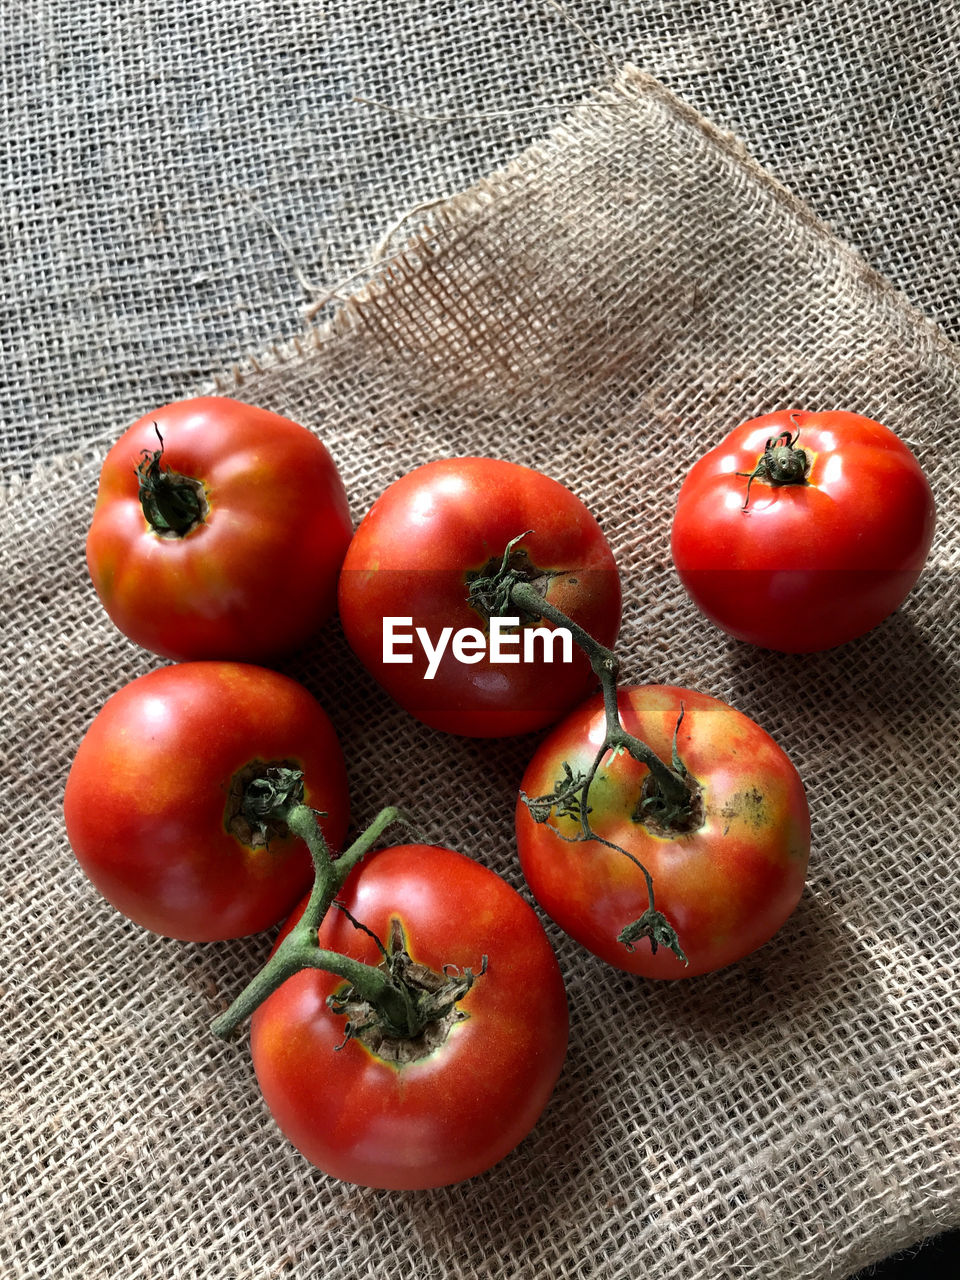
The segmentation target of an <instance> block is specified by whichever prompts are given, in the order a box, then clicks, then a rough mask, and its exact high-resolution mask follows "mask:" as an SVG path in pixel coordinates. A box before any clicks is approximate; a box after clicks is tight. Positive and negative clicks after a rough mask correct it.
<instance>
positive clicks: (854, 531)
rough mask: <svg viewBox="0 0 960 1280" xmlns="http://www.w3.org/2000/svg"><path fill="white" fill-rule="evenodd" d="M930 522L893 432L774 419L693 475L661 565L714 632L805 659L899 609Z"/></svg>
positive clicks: (865, 421)
mask: <svg viewBox="0 0 960 1280" xmlns="http://www.w3.org/2000/svg"><path fill="white" fill-rule="evenodd" d="M935 522H936V511H935V504H934V498H933V494H932V492H931V489H930V485H929V482H928V481H927V478H926V476H925V475H924V473H923V471H922V469H921V467H920V464H919V463H918V461H917V459H916V458H915V457H914V455H913V454H912V453H911V451H910V450H909V449H908V448H907V446H906V445H905V444H904V443H903V441H902V440H900V439H899V438H898V437H897V436H896V435H895V434H894V432H892V431H890V430H889V429H888V428H887V427H885V426H883V425H881V424H880V423H878V422H874V421H873V420H872V419H870V418H866V417H863V416H862V415H860V414H856V413H848V412H841V411H829V412H822V413H805V412H791V411H781V412H777V413H771V414H766V415H764V416H763V417H760V418H756V419H753V420H751V421H749V422H745V423H743V424H742V425H741V426H739V427H737V428H735V429H734V430H733V431H731V432H730V433H729V434H728V435H727V436H726V437H725V439H724V440H723V441H722V442H721V443H720V444H719V445H717V446H716V447H715V448H714V449H711V450H710V451H709V452H708V453H706V454H705V455H704V456H703V457H702V458H700V459H699V461H697V462H696V463H695V464H694V466H693V467H692V468H691V470H690V472H689V474H688V475H687V477H686V479H685V480H684V482H683V485H682V486H681V489H680V492H679V495H678V498H677V506H676V512H675V514H674V519H673V528H672V534H671V551H672V555H673V560H674V564H675V565H676V569H677V573H678V575H679V577H680V581H681V582H682V584H683V586H684V588H685V590H686V591H687V594H688V595H689V596H690V598H691V599H692V600H693V602H694V604H696V606H697V607H698V608H699V609H700V611H701V612H702V613H703V614H704V615H705V616H706V617H707V618H709V619H710V621H711V622H713V623H715V625H717V626H718V627H720V628H721V629H722V630H724V631H726V632H727V633H728V634H729V635H731V636H733V637H734V638H736V639H738V640H743V641H746V642H748V643H750V644H755V645H759V646H761V647H763V648H768V649H775V650H779V651H781V652H784V653H812V652H817V651H820V650H823V649H830V648H834V647H836V646H837V645H840V644H845V643H847V642H849V641H851V640H854V639H856V638H857V637H858V636H861V635H864V634H865V633H866V632H867V631H870V630H871V629H872V628H873V627H875V626H877V625H878V624H879V623H881V622H882V621H883V620H884V619H885V618H887V617H888V616H889V615H890V614H891V613H893V612H894V610H896V609H897V608H899V607H900V605H901V604H902V603H903V602H904V600H905V599H906V598H907V596H908V595H909V593H910V591H911V590H912V589H913V587H914V586H915V585H916V582H917V579H918V578H919V576H920V573H921V571H922V569H923V566H924V564H925V563H926V560H927V556H928V554H929V551H930V547H931V545H932V541H933V534H934V528H935Z"/></svg>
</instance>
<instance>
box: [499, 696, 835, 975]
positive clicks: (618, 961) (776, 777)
mask: <svg viewBox="0 0 960 1280" xmlns="http://www.w3.org/2000/svg"><path fill="white" fill-rule="evenodd" d="M619 707H620V715H621V719H622V722H623V725H624V728H625V729H626V730H627V731H628V732H629V733H632V734H634V735H635V736H636V737H638V738H640V739H641V740H642V741H644V742H646V743H647V744H648V745H649V746H650V747H652V748H653V750H654V751H656V753H657V754H658V755H659V756H660V758H661V759H662V760H664V761H665V762H669V761H670V759H671V748H672V739H673V734H674V730H675V728H676V725H677V721H678V719H679V717H680V713H681V710H682V711H683V722H682V724H681V725H680V729H679V732H678V736H677V749H678V752H679V756H680V759H681V761H682V763H683V764H684V765H685V767H686V769H687V771H688V773H689V775H690V777H691V778H692V779H693V780H694V781H695V782H696V784H697V787H698V789H699V792H700V802H701V804H702V821H701V822H700V823H699V824H698V825H697V826H696V828H695V829H693V830H690V831H688V832H686V833H683V834H675V835H672V836H670V835H666V834H664V833H660V834H658V833H657V832H656V831H655V830H654V829H652V828H650V827H647V826H645V825H644V823H643V822H641V821H640V820H639V817H638V814H637V806H638V803H639V800H640V796H641V788H642V785H643V780H644V778H645V777H646V776H647V774H648V770H647V768H646V766H645V765H640V764H638V763H637V762H636V761H635V760H633V758H632V757H630V756H629V755H627V754H626V753H625V752H624V753H622V754H620V755H618V756H616V757H611V756H610V755H609V754H608V755H607V757H606V759H605V760H604V763H603V765H602V766H601V768H600V770H599V771H598V773H597V776H596V778H595V780H594V782H593V784H592V786H591V789H590V809H591V812H590V824H591V827H592V829H593V831H594V832H595V833H596V834H597V835H598V836H601V837H602V838H604V839H606V840H610V841H612V842H613V843H614V844H616V845H619V846H620V848H621V849H626V850H627V852H628V853H630V854H632V855H633V856H634V857H636V858H637V859H639V861H640V862H642V863H643V864H644V865H645V866H646V867H647V869H648V870H649V871H650V872H651V874H652V876H653V886H654V895H655V903H656V907H657V909H658V910H659V911H661V912H662V913H663V914H664V915H665V916H666V918H667V920H668V921H669V922H670V924H671V925H673V927H674V929H675V930H676V932H677V935H678V937H679V940H680V945H681V947H682V949H683V951H684V952H685V954H686V956H687V958H688V960H689V962H690V963H689V966H684V965H683V964H682V962H681V961H680V960H678V959H677V958H676V956H674V955H673V953H672V952H671V951H669V950H668V949H667V948H665V947H663V946H661V947H659V948H658V949H657V952H656V954H655V955H654V954H653V952H652V950H651V946H650V943H649V941H648V940H646V939H643V940H641V941H640V942H638V943H637V944H636V949H635V950H634V951H632V952H631V951H629V950H627V948H626V946H625V945H624V944H623V943H621V942H619V941H618V940H617V935H618V934H619V933H620V931H621V929H623V928H624V927H625V926H627V925H628V924H630V923H632V922H633V921H635V920H637V919H639V917H640V916H642V915H643V913H644V912H645V911H646V909H647V907H648V905H649V903H648V898H647V890H646V883H645V881H644V878H643V876H642V874H641V872H640V870H639V869H638V868H637V867H636V866H635V865H634V864H633V863H631V862H630V860H629V859H628V858H625V857H624V856H623V854H622V853H619V852H617V851H616V850H614V849H610V848H607V847H606V846H605V845H602V844H598V843H597V842H596V841H591V842H584V843H569V842H566V841H564V840H562V839H561V838H560V837H559V836H558V835H557V834H556V833H555V831H553V830H552V829H551V827H550V826H548V825H545V824H538V823H536V822H534V821H533V819H532V818H531V816H530V813H529V811H528V809H527V806H526V805H525V804H524V803H523V801H522V800H520V801H518V803H517V844H518V850H519V854H520V864H521V866H522V868H523V873H524V875H525V877H526V879H527V883H528V885H529V886H530V889H531V891H532V893H533V895H534V897H535V898H536V899H537V901H538V902H539V903H540V905H541V906H542V907H543V909H544V910H545V911H546V912H547V914H548V915H550V916H551V917H552V919H553V920H555V921H556V923H557V924H558V925H559V926H560V928H561V929H563V930H564V931H565V932H566V933H568V934H570V936H571V937H572V938H575V939H576V941H578V942H580V943H582V945H583V946H585V947H587V948H588V949H589V950H590V951H592V952H593V953H594V955H597V956H599V957H600V958H601V959H602V960H605V961H606V962H607V963H608V964H612V965H615V966H616V967H617V968H618V969H624V970H626V971H627V972H628V973H636V974H640V975H642V976H643V977H646V978H680V977H694V976H695V975H697V974H702V973H709V972H711V971H713V970H714V969H720V968H722V967H723V966H725V965H728V964H732V963H733V962H734V961H736V960H740V959H742V958H743V957H744V956H746V955H749V954H750V952H752V951H754V950H756V948H757V947H760V946H762V945H763V944H764V943H765V942H767V941H768V940H769V939H770V938H771V937H772V936H773V935H774V933H776V931H777V930H778V929H779V928H780V926H781V925H782V924H783V922H784V921H785V920H786V919H787V917H788V916H789V915H790V914H791V912H792V911H793V909H794V907H795V906H796V905H797V902H798V901H799V899H800V894H801V892H802V889H803V883H804V877H805V874H806V869H807V862H808V858H809V853H810V817H809V811H808V808H807V801H806V796H805V793H804V789H803V785H802V783H801V781H800V778H799V776H798V774H797V771H796V770H795V769H794V767H793V765H792V764H791V763H790V761H789V759H788V758H787V756H786V755H785V754H784V752H783V751H782V750H781V748H780V747H779V746H778V745H777V744H776V743H775V742H774V741H773V739H772V738H771V737H770V736H769V735H768V734H767V733H766V732H764V730H763V729H761V728H760V727H759V725H757V724H755V723H754V722H753V721H752V720H750V719H748V718H747V717H746V716H745V715H743V714H742V713H741V712H739V711H736V710H734V708H733V707H730V706H727V704H726V703H723V702H720V701H718V700H717V699H716V698H711V697H708V696H707V695H706V694H702V693H698V692H695V691H694V690H690V689H680V688H677V687H675V686H671V685H640V686H634V687H631V688H625V689H622V690H620V693H619ZM604 731H605V721H604V714H603V705H602V699H600V698H593V699H591V700H589V701H588V702H586V703H585V704H584V705H583V706H582V707H580V708H578V709H577V710H576V711H575V712H574V713H573V714H572V715H571V716H569V717H568V718H567V719H566V720H564V721H563V723H562V724H560V725H558V726H557V727H556V728H555V729H554V730H553V732H552V733H551V734H550V735H549V736H548V737H547V738H546V740H545V741H544V742H543V743H542V744H541V746H540V747H539V749H538V750H537V752H536V754H535V755H534V757H533V760H532V761H531V763H530V765H529V767H528V769H527V771H526V774H525V776H524V779H523V784H522V788H523V791H524V792H525V793H526V794H527V795H528V796H539V795H547V794H549V793H550V792H552V791H553V787H554V783H555V782H556V781H557V780H558V779H560V778H561V776H562V772H563V768H562V766H563V762H564V761H566V762H567V763H569V765H570V766H571V768H572V769H573V770H574V771H577V770H581V771H583V772H586V770H587V768H588V767H589V765H590V762H591V761H592V760H593V758H594V756H595V754H596V752H597V750H598V749H599V746H600V744H601V743H602V742H603V740H604ZM550 823H551V824H552V825H554V826H555V827H556V828H557V830H558V831H560V832H561V833H562V834H564V835H567V836H575V835H576V834H577V832H578V830H579V824H578V823H576V822H575V821H574V820H573V819H571V818H559V819H558V818H557V817H555V816H554V817H551V819H550Z"/></svg>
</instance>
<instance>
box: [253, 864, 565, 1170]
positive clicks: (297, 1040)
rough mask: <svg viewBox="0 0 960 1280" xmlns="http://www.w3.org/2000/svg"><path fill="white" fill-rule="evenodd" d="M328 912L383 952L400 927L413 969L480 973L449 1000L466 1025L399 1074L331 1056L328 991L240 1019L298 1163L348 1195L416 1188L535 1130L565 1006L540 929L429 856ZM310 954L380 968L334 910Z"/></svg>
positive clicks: (367, 877) (294, 990) (306, 980)
mask: <svg viewBox="0 0 960 1280" xmlns="http://www.w3.org/2000/svg"><path fill="white" fill-rule="evenodd" d="M339 899H340V901H342V902H343V903H344V904H345V905H346V906H347V908H348V909H349V910H350V912H351V913H352V914H353V916H354V917H355V918H356V919H357V920H359V921H360V922H361V923H362V924H363V925H365V926H366V927H367V928H369V929H371V930H373V931H374V932H375V933H376V934H377V935H378V936H379V937H380V938H381V939H383V940H384V941H386V939H387V938H388V937H389V934H390V922H391V920H392V919H394V918H395V919H398V920H399V921H400V922H401V923H402V925H403V928H404V934H405V937H406V945H407V949H408V951H409V953H410V955H411V957H412V958H413V959H414V960H415V961H418V962H420V963H422V964H425V965H428V966H430V967H431V968H433V969H435V970H437V971H439V970H441V969H443V967H444V966H445V965H455V966H458V967H459V968H460V969H461V970H462V969H466V968H470V969H471V970H472V971H473V972H474V973H475V974H479V971H480V969H481V966H482V962H483V957H484V956H486V957H487V971H486V973H484V974H482V975H481V976H478V977H477V978H476V980H475V982H474V984H473V986H472V987H471V989H470V990H469V991H468V992H467V994H466V995H465V996H464V997H463V999H462V1000H461V1002H460V1006H459V1007H460V1009H461V1010H462V1011H463V1012H465V1013H466V1014H468V1015H469V1016H468V1017H467V1018H466V1019H465V1020H463V1021H461V1022H458V1023H456V1024H455V1025H454V1026H453V1027H452V1028H451V1029H450V1032H449V1035H448V1038H447V1039H446V1040H445V1041H444V1042H443V1043H442V1044H440V1045H439V1046H438V1047H437V1048H435V1049H434V1050H433V1051H432V1053H430V1055H429V1056H428V1057H425V1058H423V1059H421V1060H419V1061H415V1062H407V1063H404V1064H403V1065H397V1064H396V1063H393V1062H386V1061H384V1060H383V1059H382V1058H380V1057H378V1056H377V1055H375V1054H374V1053H372V1052H371V1051H370V1050H369V1049H368V1048H367V1047H365V1046H364V1045H363V1044H362V1043H361V1042H360V1041H359V1040H357V1039H352V1040H349V1041H347V1042H346V1043H344V1018H343V1016H342V1015H336V1014H334V1013H332V1012H331V1011H330V1009H328V1007H327V1005H326V998H327V996H328V995H330V994H331V993H333V992H335V991H337V990H338V989H339V988H341V987H342V986H343V983H342V981H341V980H340V979H339V978H336V977H334V976H332V975H330V974H327V973H324V972H321V971H318V970H302V971H301V972H300V973H298V974H295V975H294V976H293V977H292V978H289V979H287V981H286V982H285V983H284V984H283V985H282V986H281V987H279V988H278V989H277V990H276V991H275V992H274V993H273V994H272V995H271V996H269V997H268V999H267V1000H266V1001H265V1002H264V1003H263V1004H262V1005H261V1006H260V1007H259V1008H258V1009H257V1010H256V1011H255V1013H254V1015H253V1021H252V1026H251V1049H252V1053H253V1062H254V1067H255V1070H256V1073H257V1078H258V1081H259V1083H260V1088H261V1090H262V1092H263V1095H264V1098H265V1100H266V1103H267V1106H268V1107H269V1109H270V1111H271V1113H272V1114H273V1116H274V1118H275V1119H276V1121H277V1123H278V1125H279V1126H280V1128H281V1130H282V1131H283V1132H284V1133H285V1134H286V1136H287V1137H288V1138H289V1139H290V1141H291V1142H293V1144H294V1145H295V1146H296V1147H297V1148H298V1149H299V1150H300V1151H301V1152H302V1153H303V1155H305V1156H306V1157H307V1159H308V1160H310V1161H312V1162H313V1163H314V1164H316V1165H317V1166H318V1167H319V1168H320V1169H322V1170H323V1171H324V1172H325V1173H328V1174H331V1175H332V1176H333V1177H336V1178H340V1179H343V1180H344V1181H347V1182H353V1183H357V1184H359V1185H361V1186H368V1187H381V1188H397V1189H401V1188H425V1187H437V1186H444V1185H446V1184H448V1183H453V1182H460V1181H462V1180H464V1179H466V1178H471V1177H473V1176H474V1175H475V1174H478V1173H482V1172H483V1171H484V1170H485V1169H488V1168H489V1167H490V1166H491V1165H493V1164H495V1163H496V1162H497V1161H498V1160H501V1159H502V1158H503V1157H504V1156H505V1155H507V1154H508V1152H510V1151H512V1150H513V1148H514V1147H515V1146H516V1145H517V1144H518V1143H519V1142H520V1141H521V1140H522V1139H523V1138H524V1137H525V1136H526V1135H527V1134H528V1133H529V1131H530V1129H531V1128H532V1127H533V1125H534V1124H535V1123H536V1122H537V1119H538V1118H539V1116H540V1114H541V1112H542V1111H543V1109H544V1107H545V1106H546V1104H547V1101H548V1099H549V1097H550V1095H551V1093H552V1091H553V1087H554V1085H555V1083H556V1080H557V1077H558V1075H559V1073H560V1068H561V1066H562V1064H563V1059H564V1055H565V1053H566V1046H567V1031H568V1019H567V1005H566V996H565V994H564V988H563V981H562V979H561V976H560V970H559V967H558V965H557V961H556V958H555V956H554V954H553V951H552V949H551V947H550V944H549V942H548V940H547V937H546V934H545V933H544V931H543V927H542V926H541V924H540V922H539V920H538V919H537V917H536V914H535V913H534V911H533V910H532V909H531V907H530V906H529V905H528V904H527V903H526V902H525V901H524V900H523V899H522V898H521V897H520V895H519V894H517V893H516V891H515V890H513V889H512V888H511V887H510V886H509V885H508V884H507V883H506V882H505V881H504V880H502V879H501V878H500V877H499V876H497V875H495V874H494V872H492V871H490V870H489V869H487V868H486V867H483V866H481V865H480V864H478V863H476V862H473V861H472V860H471V859H469V858H466V857H464V856H463V855H462V854H459V853H454V852H453V851H451V850H449V849H441V848H435V847H432V846H428V845H402V846H397V847H394V848H389V849H383V850H380V851H379V852H377V853H375V854H373V855H372V856H370V857H368V858H367V859H366V861H365V862H363V863H361V864H360V866H358V867H356V868H355V869H354V871H353V872H352V873H351V875H350V877H349V878H348V880H347V882H346V884H345V885H344V888H343V890H342V891H341V893H340V895H339ZM303 905H304V904H301V906H300V907H299V908H298V910H297V911H296V912H295V913H294V917H293V918H292V919H297V918H299V915H300V914H301V911H302V908H303ZM291 923H292V921H291ZM289 927H290V926H289V924H288V925H287V926H286V928H289ZM283 936H284V935H283V934H281V938H282V937H283ZM319 941H320V945H321V946H322V947H328V948H332V949H334V950H336V951H339V952H341V953H343V954H346V955H349V956H352V957H354V958H355V959H357V960H362V961H364V962H366V963H370V964H374V965H375V964H377V963H379V960H380V955H379V952H378V951H377V948H376V946H375V944H374V942H373V941H372V939H371V938H370V937H369V936H367V935H366V934H365V933H363V932H361V931H360V930H358V929H355V928H354V927H353V926H352V925H351V924H350V922H349V921H348V920H347V919H346V918H345V917H344V916H343V915H342V914H341V913H340V912H338V911H330V912H329V913H328V914H327V916H326V918H325V920H324V922H323V924H322V925H321V928H320V934H319ZM341 1046H342V1047H341Z"/></svg>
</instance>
